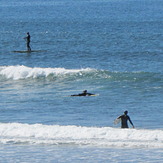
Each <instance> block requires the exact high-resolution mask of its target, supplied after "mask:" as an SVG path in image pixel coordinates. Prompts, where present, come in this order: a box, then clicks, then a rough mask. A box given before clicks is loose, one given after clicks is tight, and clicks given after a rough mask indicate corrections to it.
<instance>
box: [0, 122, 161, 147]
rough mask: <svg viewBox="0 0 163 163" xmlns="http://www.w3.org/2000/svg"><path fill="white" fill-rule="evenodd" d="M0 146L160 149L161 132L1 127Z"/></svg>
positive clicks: (42, 126)
mask: <svg viewBox="0 0 163 163" xmlns="http://www.w3.org/2000/svg"><path fill="white" fill-rule="evenodd" d="M0 143H2V144H30V145H32V144H33V145H35V144H44V145H72V146H73V145H78V146H98V147H132V148H134V147H135V148H137V147H141V148H163V130H147V129H118V128H112V127H101V128H100V127H84V126H83V127H82V126H59V125H43V124H21V123H0Z"/></svg>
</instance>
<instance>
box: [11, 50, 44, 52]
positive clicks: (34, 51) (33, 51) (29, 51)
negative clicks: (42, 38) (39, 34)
mask: <svg viewBox="0 0 163 163" xmlns="http://www.w3.org/2000/svg"><path fill="white" fill-rule="evenodd" d="M12 52H14V53H34V52H35V53H36V52H46V50H31V51H28V50H15V51H12Z"/></svg>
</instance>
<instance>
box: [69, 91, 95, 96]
mask: <svg viewBox="0 0 163 163" xmlns="http://www.w3.org/2000/svg"><path fill="white" fill-rule="evenodd" d="M91 95H94V94H92V93H85V92H83V93H80V94H77V95H71V96H91Z"/></svg>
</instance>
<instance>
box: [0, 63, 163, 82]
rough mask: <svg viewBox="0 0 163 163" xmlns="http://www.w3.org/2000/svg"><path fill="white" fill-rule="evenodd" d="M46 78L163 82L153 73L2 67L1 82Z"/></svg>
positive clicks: (0, 69) (157, 74)
mask: <svg viewBox="0 0 163 163" xmlns="http://www.w3.org/2000/svg"><path fill="white" fill-rule="evenodd" d="M38 78H44V79H48V80H56V79H63V80H65V79H66V80H76V79H77V78H86V79H87V78H89V79H109V80H111V81H118V82H119V81H130V82H141V81H143V82H144V81H147V82H156V81H157V82H162V81H163V80H162V74H161V73H152V72H116V71H115V72H112V71H108V70H98V69H93V68H81V69H66V68H39V67H34V68H32V67H27V66H23V65H22V66H19V65H18V66H0V80H26V79H38Z"/></svg>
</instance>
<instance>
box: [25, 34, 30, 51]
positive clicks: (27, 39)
mask: <svg viewBox="0 0 163 163" xmlns="http://www.w3.org/2000/svg"><path fill="white" fill-rule="evenodd" d="M25 39H26V41H27V51H28V52H30V51H31V47H30V41H31V36H30V34H29V32H27V37H25Z"/></svg>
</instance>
